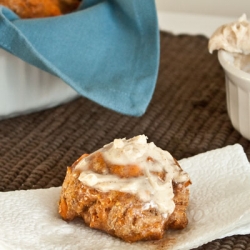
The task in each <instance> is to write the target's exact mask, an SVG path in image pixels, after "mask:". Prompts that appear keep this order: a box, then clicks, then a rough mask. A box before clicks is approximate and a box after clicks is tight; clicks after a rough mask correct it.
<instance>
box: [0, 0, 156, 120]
mask: <svg viewBox="0 0 250 250" xmlns="http://www.w3.org/2000/svg"><path fill="white" fill-rule="evenodd" d="M0 47H1V48H3V49H5V50H7V51H8V52H10V53H12V54H13V55H15V56H17V57H19V58H21V59H22V60H24V61H25V62H27V63H30V64H32V65H34V66H36V67H38V68H40V69H42V70H45V71H47V72H50V73H51V74H53V75H56V76H58V77H59V78H61V79H62V80H63V81H64V82H66V83H67V84H68V85H70V86H71V87H72V88H74V89H75V90H76V91H77V92H79V93H80V94H81V95H82V96H85V97H86V98H89V99H90V100H92V101H94V102H97V103H99V104H100V105H102V106H104V107H106V108H109V109H112V110H114V111H117V112H120V113H123V114H127V115H132V116H140V115H142V114H143V113H145V111H146V109H147V107H148V105H149V103H150V100H151V98H152V94H153V92H154V88H155V84H156V79H157V74H158V67H159V30H158V23H157V14H156V7H155V2H154V0H147V1H145V0H106V1H101V0H84V1H83V2H82V4H81V5H80V7H79V9H78V10H77V11H75V12H73V13H70V14H67V15H63V16H58V17H51V18H37V19H20V18H19V17H18V16H17V15H16V14H14V13H13V12H12V11H10V10H9V9H7V8H5V7H2V6H0ZM10 84H11V83H10Z"/></svg>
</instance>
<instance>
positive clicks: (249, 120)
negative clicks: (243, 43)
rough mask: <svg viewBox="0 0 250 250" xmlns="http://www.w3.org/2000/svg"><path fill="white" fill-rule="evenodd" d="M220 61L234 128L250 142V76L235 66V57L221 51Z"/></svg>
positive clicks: (219, 53)
mask: <svg viewBox="0 0 250 250" xmlns="http://www.w3.org/2000/svg"><path fill="white" fill-rule="evenodd" d="M218 59H219V62H220V64H221V66H222V67H223V69H224V71H225V79H226V96H227V110H228V114H229V117H230V120H231V122H232V125H233V127H234V128H235V129H236V130H237V131H238V132H239V133H240V134H241V135H242V136H243V137H245V138H246V139H248V140H250V74H249V73H247V72H245V71H243V70H241V69H239V68H237V67H236V66H235V65H234V56H233V55H232V54H231V53H228V52H226V51H223V50H220V51H219V52H218Z"/></svg>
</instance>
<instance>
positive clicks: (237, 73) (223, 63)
mask: <svg viewBox="0 0 250 250" xmlns="http://www.w3.org/2000/svg"><path fill="white" fill-rule="evenodd" d="M225 57H230V58H232V59H233V54H232V53H229V52H227V51H225V50H219V51H218V59H219V62H220V64H221V66H222V67H223V68H224V69H225V70H226V71H227V72H229V73H231V74H233V75H234V76H236V77H238V78H241V79H244V80H246V81H250V74H249V73H247V72H245V71H243V70H241V69H239V68H237V67H235V66H234V64H233V63H231V62H229V60H227V59H225Z"/></svg>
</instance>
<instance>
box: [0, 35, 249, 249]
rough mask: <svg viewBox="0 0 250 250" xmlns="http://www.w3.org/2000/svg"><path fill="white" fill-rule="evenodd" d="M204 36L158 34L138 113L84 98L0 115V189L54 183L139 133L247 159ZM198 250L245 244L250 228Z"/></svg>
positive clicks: (166, 143)
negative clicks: (156, 58) (145, 101)
mask: <svg viewBox="0 0 250 250" xmlns="http://www.w3.org/2000/svg"><path fill="white" fill-rule="evenodd" d="M207 42H208V40H207V38H205V37H202V36H189V35H180V36H175V35H172V34H169V33H162V34H161V59H160V70H159V77H158V81H157V86H156V90H155V93H154V96H153V99H152V101H151V103H150V106H149V108H148V110H147V112H146V114H145V115H143V116H142V117H139V118H137V117H129V116H125V115H121V114H118V113H115V112H113V111H110V110H108V109H105V108H103V107H101V106H99V105H97V104H95V103H93V102H91V101H89V100H87V99H85V98H79V99H77V100H74V101H72V102H70V103H68V104H64V105H61V106H59V107H56V108H52V109H49V110H45V111H41V112H37V113H33V114H29V115H23V116H19V117H16V118H10V119H6V120H2V121H0V169H1V171H0V180H1V181H0V191H10V190H18V189H35V188H48V187H52V186H60V185H61V184H62V182H63V179H64V176H65V171H66V167H67V166H68V165H71V164H72V163H73V162H74V161H75V160H76V159H77V158H78V157H79V156H80V155H81V154H83V153H85V152H92V151H94V150H96V149H98V148H99V147H102V146H103V145H104V144H106V143H109V142H110V141H112V140H113V139H114V138H122V137H127V138H130V137H132V136H134V135H138V134H145V135H147V136H148V137H149V141H154V142H155V144H156V145H157V146H159V147H161V148H163V149H165V150H168V151H170V152H171V153H172V154H173V155H174V156H175V157H176V158H177V159H181V158H184V157H189V156H193V155H196V154H198V153H201V152H206V151H208V150H211V149H216V148H220V147H224V146H226V145H231V144H235V143H239V144H241V145H242V146H243V147H244V149H245V152H246V154H247V156H248V159H250V142H249V141H247V140H246V139H244V138H243V137H242V136H241V135H240V134H239V133H238V132H237V131H235V130H234V128H233V127H232V125H231V123H230V120H229V118H228V115H227V110H226V97H225V83H224V73H223V70H222V68H221V67H220V65H219V62H218V60H217V55H216V54H213V55H210V54H209V53H208V50H207ZM199 249H207V250H208V249H228V250H229V249H235V250H236V249H238V250H239V249H250V235H247V236H234V237H228V238H226V239H220V240H215V241H213V242H211V243H209V244H206V245H204V246H202V247H200V248H199Z"/></svg>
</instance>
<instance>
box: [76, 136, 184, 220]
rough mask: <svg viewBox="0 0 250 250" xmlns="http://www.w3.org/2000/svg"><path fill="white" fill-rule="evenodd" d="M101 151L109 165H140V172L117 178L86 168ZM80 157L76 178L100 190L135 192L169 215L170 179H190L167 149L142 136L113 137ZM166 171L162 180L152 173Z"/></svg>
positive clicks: (182, 181)
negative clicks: (135, 174) (98, 148)
mask: <svg viewBox="0 0 250 250" xmlns="http://www.w3.org/2000/svg"><path fill="white" fill-rule="evenodd" d="M97 152H101V154H102V156H103V159H104V160H105V162H107V163H108V164H112V165H120V166H127V167H129V166H131V165H136V166H139V167H140V169H141V170H142V172H143V175H141V176H138V177H131V178H120V177H119V176H117V175H112V174H108V173H106V174H98V173H95V172H93V171H92V170H90V169H89V167H88V165H89V162H90V160H91V157H92V156H93V154H95V153H97ZM93 154H91V155H89V156H87V157H86V158H83V159H82V160H80V161H79V162H78V164H77V165H76V167H75V168H76V169H77V170H78V171H80V172H81V173H80V175H79V180H80V181H81V182H82V183H83V184H85V185H87V186H90V187H93V188H95V189H98V190H100V191H102V192H108V191H110V190H117V191H120V192H126V193H131V194H135V195H137V196H138V198H139V199H140V200H142V201H143V202H145V203H147V205H146V207H147V206H148V205H149V206H151V207H152V206H153V207H157V208H158V210H159V211H160V212H161V213H162V214H164V215H166V216H167V215H168V214H171V213H172V212H173V211H174V208H175V204H174V201H173V197H174V193H173V185H172V182H176V183H184V182H186V181H188V180H189V176H188V174H187V173H185V172H184V171H182V170H181V169H180V167H179V166H178V165H177V164H176V161H175V160H174V158H173V157H172V156H171V154H170V153H169V152H167V151H164V150H162V149H160V148H159V147H157V146H156V145H155V144H154V143H153V142H151V143H147V137H146V136H145V135H139V136H136V137H134V138H132V139H129V140H126V139H115V140H114V141H113V142H112V143H110V144H107V145H105V146H104V147H103V148H101V149H100V150H98V151H96V152H94V153H93ZM162 171H164V172H165V173H166V175H165V178H164V180H162V179H160V178H159V177H158V176H157V175H156V174H154V173H152V172H162Z"/></svg>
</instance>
